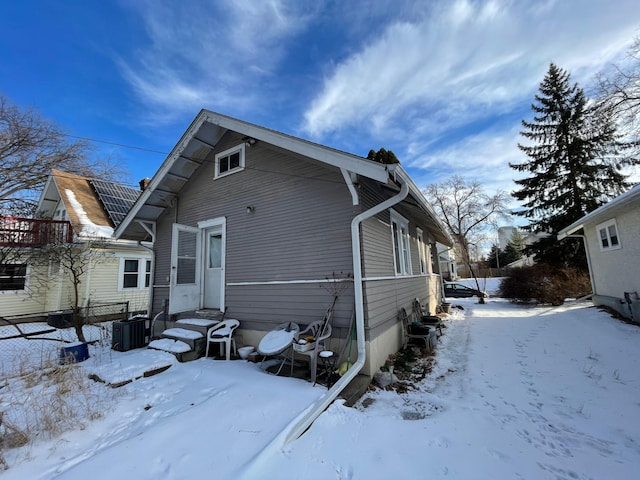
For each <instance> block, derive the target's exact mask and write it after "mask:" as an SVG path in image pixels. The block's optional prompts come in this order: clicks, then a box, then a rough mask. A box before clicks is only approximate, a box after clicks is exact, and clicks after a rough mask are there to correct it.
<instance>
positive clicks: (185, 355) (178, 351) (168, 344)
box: [148, 338, 199, 362]
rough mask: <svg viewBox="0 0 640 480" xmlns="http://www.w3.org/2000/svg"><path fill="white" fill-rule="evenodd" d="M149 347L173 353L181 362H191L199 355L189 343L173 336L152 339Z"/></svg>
mask: <svg viewBox="0 0 640 480" xmlns="http://www.w3.org/2000/svg"><path fill="white" fill-rule="evenodd" d="M148 348H151V349H153V350H160V351H162V352H169V353H172V354H174V355H175V356H176V358H177V359H178V361H179V362H189V361H191V360H195V359H196V358H198V357H199V356H198V355H197V354H196V351H195V350H194V349H192V348H191V347H190V346H189V345H188V344H186V343H185V342H183V341H181V340H175V339H172V338H160V339H158V340H152V341H151V342H150V343H149V346H148Z"/></svg>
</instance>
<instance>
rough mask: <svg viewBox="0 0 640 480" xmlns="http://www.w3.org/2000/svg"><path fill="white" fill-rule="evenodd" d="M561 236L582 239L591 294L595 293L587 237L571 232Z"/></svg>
mask: <svg viewBox="0 0 640 480" xmlns="http://www.w3.org/2000/svg"><path fill="white" fill-rule="evenodd" d="M563 238H581V239H582V244H583V245H584V253H585V255H586V257H587V267H588V268H589V280H591V294H592V295H595V294H596V284H595V282H594V281H593V269H592V268H591V255H589V244H588V243H587V237H586V236H585V235H580V234H575V233H574V234H571V235H566V236H565V237H563Z"/></svg>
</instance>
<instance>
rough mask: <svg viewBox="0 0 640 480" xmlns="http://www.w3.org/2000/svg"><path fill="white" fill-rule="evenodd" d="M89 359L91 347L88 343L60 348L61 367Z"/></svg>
mask: <svg viewBox="0 0 640 480" xmlns="http://www.w3.org/2000/svg"><path fill="white" fill-rule="evenodd" d="M87 358H89V346H88V345H87V344H86V343H78V344H75V345H68V346H65V347H60V365H64V364H66V363H76V362H84V361H85V360H86V359H87Z"/></svg>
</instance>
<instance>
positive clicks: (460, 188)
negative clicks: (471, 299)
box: [424, 175, 509, 303]
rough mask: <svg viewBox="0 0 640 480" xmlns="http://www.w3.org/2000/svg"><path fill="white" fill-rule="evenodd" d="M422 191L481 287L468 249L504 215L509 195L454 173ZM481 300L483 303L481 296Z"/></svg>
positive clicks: (475, 245) (471, 248)
mask: <svg viewBox="0 0 640 480" xmlns="http://www.w3.org/2000/svg"><path fill="white" fill-rule="evenodd" d="M424 194H425V195H426V197H427V198H428V199H429V200H430V202H431V204H432V205H433V207H434V208H435V210H436V212H437V213H438V214H439V215H440V218H441V219H442V220H443V221H444V223H445V224H446V225H447V227H448V228H449V231H450V232H451V234H452V235H453V237H454V239H455V240H456V247H457V248H458V250H459V253H460V256H461V257H462V261H463V262H464V264H465V266H466V267H467V268H468V269H469V272H470V273H471V275H472V276H473V278H474V280H475V282H476V287H477V288H478V290H480V285H479V283H478V278H477V276H476V274H475V272H474V271H473V268H472V259H471V252H472V250H474V249H475V248H477V246H478V245H479V243H480V242H481V241H482V240H483V239H484V238H485V234H486V230H487V228H488V227H490V226H493V227H496V224H495V221H496V219H497V218H498V217H500V216H503V215H504V214H503V213H502V212H503V211H504V210H505V209H506V205H507V200H508V198H509V196H508V195H507V193H505V192H502V191H499V192H498V193H496V194H495V195H493V196H491V195H487V194H486V193H484V191H483V189H482V186H481V185H480V182H477V181H474V182H467V181H466V180H464V179H463V178H462V177H459V176H457V175H456V176H454V177H452V178H451V180H448V181H446V182H443V183H440V184H437V183H433V184H431V185H429V186H427V188H426V190H425V191H424ZM480 303H484V299H483V298H480Z"/></svg>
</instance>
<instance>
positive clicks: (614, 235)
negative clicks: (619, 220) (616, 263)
mask: <svg viewBox="0 0 640 480" xmlns="http://www.w3.org/2000/svg"><path fill="white" fill-rule="evenodd" d="M596 229H597V231H598V240H599V241H600V250H601V251H606V250H617V249H619V248H622V245H620V236H619V234H618V226H617V224H616V221H615V219H613V220H609V221H608V222H605V223H601V224H600V225H598V226H597V227H596Z"/></svg>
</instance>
